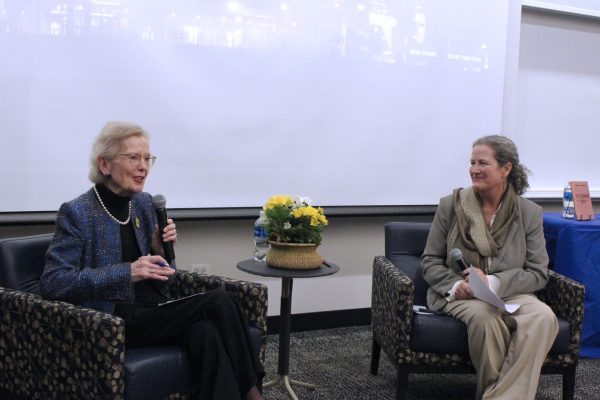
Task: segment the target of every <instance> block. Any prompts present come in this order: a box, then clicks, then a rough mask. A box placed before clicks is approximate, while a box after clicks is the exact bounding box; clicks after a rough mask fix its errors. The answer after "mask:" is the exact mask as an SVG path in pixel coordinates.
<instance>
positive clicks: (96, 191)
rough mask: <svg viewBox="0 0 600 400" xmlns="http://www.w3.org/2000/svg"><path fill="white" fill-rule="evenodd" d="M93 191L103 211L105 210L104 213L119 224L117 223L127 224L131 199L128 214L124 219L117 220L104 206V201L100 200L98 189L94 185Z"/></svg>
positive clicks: (129, 216)
mask: <svg viewBox="0 0 600 400" xmlns="http://www.w3.org/2000/svg"><path fill="white" fill-rule="evenodd" d="M94 193H96V197H97V198H98V201H99V202H100V205H101V206H102V208H103V209H104V211H106V213H107V214H108V216H109V217H111V218H112V219H113V220H114V221H115V222H116V223H117V224H119V225H127V224H128V223H129V220H130V219H131V200H129V215H127V219H126V220H125V221H119V220H118V219H116V218H115V217H114V215H112V214H111V213H110V212H109V211H108V208H106V206H105V205H104V202H103V201H102V198H101V197H100V193H98V189H96V186H94Z"/></svg>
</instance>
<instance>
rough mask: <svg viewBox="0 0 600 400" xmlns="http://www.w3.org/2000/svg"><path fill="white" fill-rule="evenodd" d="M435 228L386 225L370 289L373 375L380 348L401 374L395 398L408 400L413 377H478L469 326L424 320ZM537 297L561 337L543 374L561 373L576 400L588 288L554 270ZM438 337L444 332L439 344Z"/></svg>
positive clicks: (439, 318)
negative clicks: (427, 262)
mask: <svg viewBox="0 0 600 400" xmlns="http://www.w3.org/2000/svg"><path fill="white" fill-rule="evenodd" d="M430 227H431V224H429V223H404V222H391V223H388V224H386V226H385V256H378V257H375V260H374V262H373V286H372V329H373V343H372V352H371V373H372V374H373V375H376V374H377V372H378V368H379V359H380V353H381V349H382V348H383V351H384V352H385V353H386V354H387V356H388V357H389V359H390V360H391V362H392V364H394V366H395V367H396V369H397V377H398V378H397V379H398V381H397V387H396V399H398V400H403V399H405V398H406V393H407V385H408V376H409V374H414V373H419V374H424V373H475V369H474V368H473V364H472V363H471V361H470V359H469V351H468V342H467V330H466V327H465V325H464V324H463V323H462V322H461V321H459V320H457V319H454V318H453V317H451V316H445V315H421V314H416V313H414V312H413V305H426V304H427V302H426V294H427V289H428V284H427V282H426V281H425V279H424V278H423V276H422V274H421V267H420V256H421V254H422V253H423V250H424V249H425V243H426V242H427V236H428V234H429V229H430ZM548 273H549V277H550V279H549V282H548V284H547V285H546V287H545V288H544V289H542V290H540V291H539V292H538V293H537V296H538V297H539V298H540V300H542V301H544V302H545V303H546V304H548V305H549V306H550V307H551V308H552V310H553V311H554V313H555V314H556V316H557V317H558V321H559V333H558V336H557V338H556V340H555V342H554V345H553V346H552V348H551V349H550V352H549V354H548V356H547V357H546V360H545V362H544V366H543V368H542V373H546V374H548V373H550V374H562V377H563V379H562V381H563V399H564V400H572V399H573V395H574V386H575V369H576V366H577V362H578V359H579V342H580V339H581V326H582V321H583V300H584V286H583V285H581V284H580V283H578V282H575V281H573V280H571V279H569V278H566V277H564V276H562V275H560V274H558V273H556V272H554V271H548ZM439 332H444V338H443V340H440V336H439Z"/></svg>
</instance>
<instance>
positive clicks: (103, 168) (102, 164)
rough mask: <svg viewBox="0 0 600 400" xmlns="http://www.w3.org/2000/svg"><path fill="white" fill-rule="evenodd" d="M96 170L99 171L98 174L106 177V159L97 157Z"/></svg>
mask: <svg viewBox="0 0 600 400" xmlns="http://www.w3.org/2000/svg"><path fill="white" fill-rule="evenodd" d="M98 168H99V169H100V172H102V175H104V176H106V175H108V174H110V168H109V166H108V161H106V159H105V158H104V157H102V156H100V157H98Z"/></svg>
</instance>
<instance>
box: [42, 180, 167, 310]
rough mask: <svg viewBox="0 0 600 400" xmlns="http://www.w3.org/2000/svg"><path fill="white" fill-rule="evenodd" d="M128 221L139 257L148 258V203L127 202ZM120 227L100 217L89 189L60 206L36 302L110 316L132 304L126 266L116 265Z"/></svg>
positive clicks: (151, 215)
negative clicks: (117, 308) (118, 305)
mask: <svg viewBox="0 0 600 400" xmlns="http://www.w3.org/2000/svg"><path fill="white" fill-rule="evenodd" d="M131 221H132V222H133V226H134V231H135V237H136V239H137V244H138V246H139V248H140V251H141V253H142V254H149V253H150V252H151V240H152V233H153V231H154V227H155V224H156V223H157V222H156V214H155V212H154V209H153V207H152V197H151V196H150V195H149V194H148V193H143V192H142V193H137V194H135V195H134V196H133V197H132V199H131ZM121 260H122V257H121V230H120V225H119V224H117V223H116V222H115V221H114V220H112V219H111V218H110V217H109V216H108V214H107V213H106V212H105V211H104V209H103V208H102V206H101V205H100V203H99V202H98V199H96V195H95V193H94V190H93V188H92V189H90V190H88V191H87V192H86V193H84V194H82V195H81V196H79V197H77V198H76V199H74V200H71V201H69V202H66V203H64V204H62V205H61V207H60V209H59V210H58V214H57V219H56V232H55V234H54V237H53V238H52V242H51V243H50V247H49V248H48V252H47V253H46V266H45V268H44V272H43V274H42V277H41V280H40V289H41V293H42V297H43V298H45V299H49V300H61V301H67V302H69V303H73V304H76V305H80V306H84V307H89V308H94V309H96V310H99V311H105V312H110V313H112V312H113V311H114V303H115V302H126V303H130V302H132V301H133V299H134V295H135V293H134V290H133V284H132V281H131V264H130V263H124V262H122V261H121Z"/></svg>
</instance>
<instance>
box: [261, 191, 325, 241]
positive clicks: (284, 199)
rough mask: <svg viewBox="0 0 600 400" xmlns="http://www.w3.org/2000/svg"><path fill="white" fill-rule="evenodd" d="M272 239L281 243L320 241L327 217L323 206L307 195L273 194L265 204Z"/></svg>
mask: <svg viewBox="0 0 600 400" xmlns="http://www.w3.org/2000/svg"><path fill="white" fill-rule="evenodd" d="M263 210H264V212H265V217H266V223H265V228H266V229H267V232H269V239H270V240H272V241H274V242H279V243H313V244H317V245H318V244H320V243H321V230H322V229H323V226H324V225H327V224H328V222H327V218H326V217H325V214H324V212H323V209H322V208H321V207H313V206H312V200H311V199H310V198H308V197H292V196H289V195H275V196H271V198H269V200H268V201H267V202H266V204H265V205H264V206H263Z"/></svg>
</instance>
